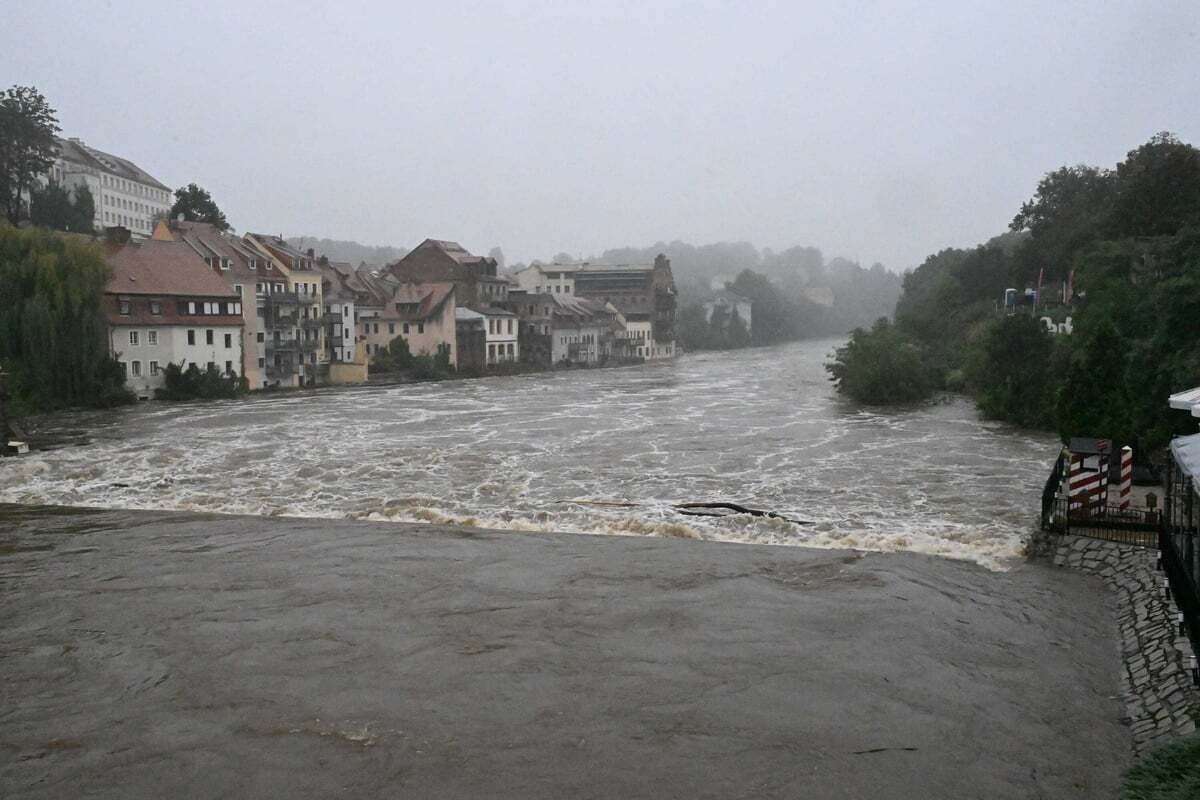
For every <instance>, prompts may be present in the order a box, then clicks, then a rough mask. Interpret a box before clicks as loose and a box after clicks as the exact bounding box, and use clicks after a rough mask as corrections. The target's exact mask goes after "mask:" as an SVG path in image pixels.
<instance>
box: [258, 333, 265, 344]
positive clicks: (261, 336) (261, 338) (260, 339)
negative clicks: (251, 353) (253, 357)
mask: <svg viewBox="0 0 1200 800" xmlns="http://www.w3.org/2000/svg"><path fill="white" fill-rule="evenodd" d="M265 339H266V336H264V335H263V332H262V331H259V332H258V341H260V342H262V341H264V340H265Z"/></svg>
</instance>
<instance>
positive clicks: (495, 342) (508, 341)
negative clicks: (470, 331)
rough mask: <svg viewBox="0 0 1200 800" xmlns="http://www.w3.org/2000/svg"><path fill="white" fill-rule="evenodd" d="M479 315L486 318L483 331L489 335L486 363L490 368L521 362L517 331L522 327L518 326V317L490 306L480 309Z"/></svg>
mask: <svg viewBox="0 0 1200 800" xmlns="http://www.w3.org/2000/svg"><path fill="white" fill-rule="evenodd" d="M478 313H479V314H480V315H482V316H483V318H484V321H483V329H484V332H485V333H486V334H487V339H486V340H485V341H486V343H487V346H486V350H485V352H486V363H487V364H488V365H489V366H490V365H492V364H509V363H514V362H516V361H519V360H520V358H521V351H520V350H519V349H518V343H517V331H518V328H519V327H520V326H519V325H518V324H517V315H516V314H514V313H512V312H511V311H504V310H503V309H499V308H492V307H490V306H488V307H485V308H481V309H479V311H478Z"/></svg>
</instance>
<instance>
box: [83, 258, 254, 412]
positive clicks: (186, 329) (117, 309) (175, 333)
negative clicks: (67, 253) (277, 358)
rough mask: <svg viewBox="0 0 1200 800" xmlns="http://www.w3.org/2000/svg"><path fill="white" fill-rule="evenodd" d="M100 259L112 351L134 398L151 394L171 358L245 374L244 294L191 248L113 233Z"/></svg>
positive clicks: (160, 383) (161, 381) (225, 372)
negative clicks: (105, 269) (107, 272)
mask: <svg viewBox="0 0 1200 800" xmlns="http://www.w3.org/2000/svg"><path fill="white" fill-rule="evenodd" d="M105 260H106V261H107V263H108V265H109V267H110V269H111V270H112V277H111V278H110V279H109V282H108V285H107V286H106V288H105V294H104V299H105V304H106V306H107V312H108V323H109V331H108V344H109V352H110V353H111V354H112V356H113V357H114V358H115V359H116V360H117V361H119V362H120V363H121V365H122V367H123V368H124V370H125V382H126V386H128V387H129V389H130V390H131V391H132V392H134V393H135V394H136V395H137V396H138V397H139V398H142V399H149V398H152V397H153V396H154V390H155V389H158V388H160V387H162V386H163V385H164V378H163V371H164V370H165V369H166V367H167V365H168V364H171V363H174V364H178V365H179V366H180V368H182V369H187V367H188V366H190V365H192V364H195V365H196V366H197V367H198V368H199V369H201V370H205V369H207V368H208V367H209V366H213V367H216V369H217V370H218V371H220V372H221V374H223V375H239V376H240V375H241V374H242V373H241V372H240V369H241V366H242V363H243V362H242V326H243V318H242V302H241V298H240V297H238V296H237V295H236V294H234V292H233V290H232V289H231V288H230V287H229V285H228V284H227V283H226V282H225V281H224V280H222V279H221V277H220V276H219V275H217V274H216V273H214V272H213V271H212V269H211V268H210V267H209V266H208V265H206V264H205V263H204V261H203V259H201V258H200V256H198V255H197V254H196V252H195V251H194V250H192V248H191V247H189V246H188V245H187V244H185V243H184V242H181V241H158V240H154V239H149V240H140V241H139V240H129V241H125V242H122V241H120V239H119V238H118V239H116V240H114V241H111V242H110V245H109V247H107V248H106V255H105Z"/></svg>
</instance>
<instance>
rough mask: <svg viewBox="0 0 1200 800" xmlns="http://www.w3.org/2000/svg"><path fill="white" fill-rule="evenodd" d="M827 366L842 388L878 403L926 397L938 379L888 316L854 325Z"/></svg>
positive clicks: (923, 398) (857, 396) (910, 401)
mask: <svg viewBox="0 0 1200 800" xmlns="http://www.w3.org/2000/svg"><path fill="white" fill-rule="evenodd" d="M825 369H826V370H827V371H828V372H829V374H830V375H831V376H832V377H831V380H833V382H834V385H835V386H836V387H837V390H838V391H839V392H841V393H842V394H846V395H849V396H850V397H853V398H854V399H855V400H858V401H860V402H863V403H871V404H877V405H890V404H897V403H915V402H918V401H920V400H925V399H927V398H928V397H930V396H931V395H932V394H933V392H934V391H935V390H936V389H937V387H938V383H939V382H938V380H937V376H936V374H935V373H934V372H933V370H931V369H930V368H929V366H928V364H927V363H926V358H925V354H924V353H923V352H922V350H921V348H920V347H919V346H917V345H916V344H915V343H914V342H913V341H912V340H911V339H909V338H908V337H907V336H905V335H904V334H903V333H901V332H900V330H899V329H898V328H896V326H895V325H893V324H892V323H890V322H889V321H888V320H886V319H880V320H878V321H877V322H876V323H875V324H874V325H873V326H872V327H871V330H869V331H868V330H864V329H862V328H857V329H855V330H854V332H853V333H851V334H850V341H849V343H847V344H846V346H845V347H840V348H838V350H837V351H836V353H835V354H834V359H833V361H830V362H829V363H827V364H826V365H825Z"/></svg>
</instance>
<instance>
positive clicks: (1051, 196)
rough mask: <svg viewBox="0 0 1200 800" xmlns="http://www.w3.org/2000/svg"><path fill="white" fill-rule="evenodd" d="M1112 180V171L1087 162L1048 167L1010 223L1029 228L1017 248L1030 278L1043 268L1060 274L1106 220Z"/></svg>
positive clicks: (1020, 228)
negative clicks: (1029, 198)
mask: <svg viewBox="0 0 1200 800" xmlns="http://www.w3.org/2000/svg"><path fill="white" fill-rule="evenodd" d="M1114 186H1115V177H1114V175H1113V173H1112V172H1111V171H1109V170H1104V169H1099V168H1097V167H1090V166H1087V165H1085V164H1077V165H1075V166H1073V167H1060V168H1059V169H1056V170H1054V171H1053V172H1050V173H1047V174H1046V175H1045V177H1043V178H1042V180H1041V181H1040V182H1039V183H1038V185H1037V191H1036V193H1035V194H1034V196H1033V199H1031V200H1029V201H1027V202H1025V203H1024V204H1022V205H1021V210H1020V211H1019V212H1017V215H1016V216H1015V217H1013V221H1012V224H1011V225H1010V226H1009V227H1010V229H1011V230H1013V231H1027V232H1028V233H1029V238H1028V239H1027V240H1026V241H1025V242H1024V243H1023V244H1022V245H1021V246H1020V247H1018V248H1017V253H1016V261H1017V266H1018V269H1017V273H1018V274H1019V275H1021V276H1024V277H1026V278H1027V279H1028V278H1029V277H1030V276H1036V275H1037V274H1038V272H1039V271H1041V270H1045V274H1046V275H1047V277H1051V278H1061V277H1064V276H1065V275H1066V273H1067V271H1068V270H1069V269H1070V267H1071V263H1072V261H1073V260H1074V258H1075V256H1076V254H1077V253H1079V251H1080V250H1082V249H1083V248H1085V247H1087V246H1088V245H1089V244H1091V243H1092V242H1093V241H1095V240H1096V239H1097V238H1098V236H1099V235H1100V234H1101V233H1102V231H1103V229H1104V227H1105V225H1106V224H1107V221H1108V219H1109V215H1110V210H1111V208H1112V204H1113V194H1114ZM1017 288H1020V287H1017Z"/></svg>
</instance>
